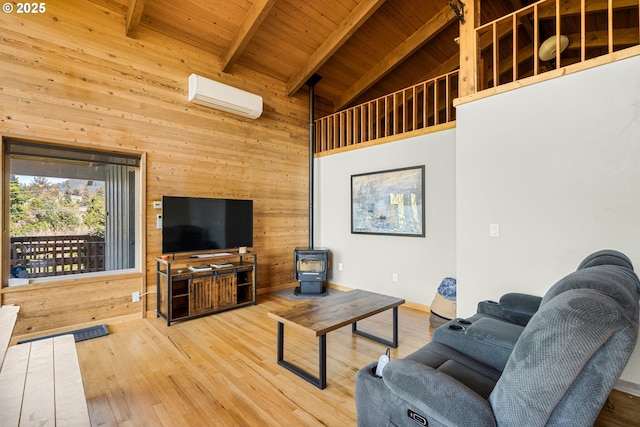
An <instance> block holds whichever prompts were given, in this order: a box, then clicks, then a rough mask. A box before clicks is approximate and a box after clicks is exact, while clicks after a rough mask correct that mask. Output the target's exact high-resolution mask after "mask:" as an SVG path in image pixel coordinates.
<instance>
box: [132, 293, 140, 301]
mask: <svg viewBox="0 0 640 427" xmlns="http://www.w3.org/2000/svg"><path fill="white" fill-rule="evenodd" d="M138 301H140V292H131V302H138Z"/></svg>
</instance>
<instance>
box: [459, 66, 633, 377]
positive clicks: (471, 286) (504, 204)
mask: <svg viewBox="0 0 640 427" xmlns="http://www.w3.org/2000/svg"><path fill="white" fill-rule="evenodd" d="M457 119H458V120H457V130H456V135H457V141H456V148H457V160H456V170H457V247H456V251H457V257H456V260H457V276H458V314H459V315H461V316H467V315H471V314H473V313H474V312H475V311H476V304H477V302H478V301H480V300H482V299H486V298H491V299H496V298H498V297H499V296H500V295H502V294H503V293H505V292H514V291H515V292H525V293H532V294H537V295H543V294H544V292H545V291H546V290H547V289H548V288H549V287H550V286H551V285H552V284H553V283H555V281H557V280H558V279H560V278H561V277H562V276H564V275H566V274H567V273H569V272H571V271H574V270H575V268H576V267H577V265H578V264H579V262H580V261H581V260H582V259H583V258H584V257H585V256H586V255H588V254H589V253H591V252H593V251H595V250H598V249H602V248H612V249H617V250H620V251H622V252H624V253H626V254H627V255H628V256H629V257H630V258H631V259H632V261H633V262H634V265H635V266H636V270H637V271H640V244H639V242H640V57H637V56H636V57H633V58H629V59H625V60H621V61H619V62H616V63H612V64H608V65H604V66H600V67H597V68H593V69H590V70H586V71H582V72H579V73H576V74H572V75H568V76H564V77H561V78H557V79H554V80H550V81H546V82H542V83H538V84H535V85H532V86H528V87H525V88H522V89H518V90H515V91H511V92H508V93H504V94H501V95H496V96H492V97H489V98H486V99H482V100H479V101H475V102H471V103H468V104H465V105H461V106H459V107H458V109H457ZM494 223H495V224H499V226H500V236H499V237H497V238H491V237H489V224H494ZM621 379H623V380H626V381H630V382H633V383H636V384H638V383H640V350H639V349H638V348H636V352H635V353H634V355H633V356H632V360H631V362H630V364H629V365H628V366H627V369H626V370H625V372H624V373H623V375H622V378H621Z"/></svg>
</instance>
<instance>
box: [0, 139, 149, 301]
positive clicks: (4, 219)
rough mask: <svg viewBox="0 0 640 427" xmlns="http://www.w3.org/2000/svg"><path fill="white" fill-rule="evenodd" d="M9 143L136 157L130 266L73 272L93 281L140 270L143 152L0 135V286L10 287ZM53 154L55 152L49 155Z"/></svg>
mask: <svg viewBox="0 0 640 427" xmlns="http://www.w3.org/2000/svg"><path fill="white" fill-rule="evenodd" d="M8 144H24V145H25V146H28V145H34V146H40V147H45V148H48V149H61V150H73V151H84V152H89V153H96V154H99V155H103V156H116V157H123V156H124V157H137V158H138V159H139V160H138V166H136V167H135V172H134V176H135V183H134V184H133V200H134V213H133V215H132V217H133V219H134V224H133V225H134V227H135V231H134V233H133V235H134V245H133V246H134V247H133V254H134V258H133V261H134V265H133V267H131V268H124V269H114V270H108V271H100V272H91V273H82V274H74V275H72V276H73V277H72V278H73V281H74V282H76V283H77V282H78V281H83V279H87V281H95V280H96V278H100V277H107V276H109V277H114V276H115V277H118V276H130V275H131V274H140V273H142V272H143V268H144V264H145V262H144V260H145V253H146V252H145V250H146V241H145V236H146V232H145V230H146V221H145V218H146V193H145V188H146V181H145V177H146V153H144V152H141V151H134V150H105V149H102V148H98V147H95V146H93V145H90V144H82V145H83V146H84V147H87V148H79V147H77V146H75V147H74V146H73V145H69V144H64V143H61V142H57V141H42V140H39V141H32V140H28V139H20V138H9V137H5V136H3V137H0V156H1V161H0V166H1V169H2V171H1V172H2V173H1V174H0V185H1V186H2V200H3V205H2V206H3V207H2V209H0V225H1V226H2V242H1V244H0V258H1V259H2V262H1V263H0V289H6V288H8V287H9V278H10V277H11V265H10V256H9V254H10V245H11V232H10V227H9V225H10V215H9V202H10V182H11V159H10V155H9V153H8V152H7V151H8V150H7V146H8ZM51 157H52V158H54V156H51ZM70 278H71V277H70V275H58V276H49V277H38V278H30V279H29V285H23V286H15V287H12V289H18V288H23V287H24V286H29V288H31V286H32V285H38V284H55V283H56V282H58V283H60V282H68V281H69V279H70Z"/></svg>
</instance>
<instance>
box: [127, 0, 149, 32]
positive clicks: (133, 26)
mask: <svg viewBox="0 0 640 427" xmlns="http://www.w3.org/2000/svg"><path fill="white" fill-rule="evenodd" d="M146 1H147V0H129V8H128V9H127V37H133V36H135V34H136V31H137V30H138V25H140V20H141V19H142V12H143V11H144V4H145V2H146Z"/></svg>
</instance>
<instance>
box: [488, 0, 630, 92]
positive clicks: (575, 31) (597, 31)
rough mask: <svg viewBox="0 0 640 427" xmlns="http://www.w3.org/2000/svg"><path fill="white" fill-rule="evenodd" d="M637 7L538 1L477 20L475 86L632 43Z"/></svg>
mask: <svg viewBox="0 0 640 427" xmlns="http://www.w3.org/2000/svg"><path fill="white" fill-rule="evenodd" d="M639 11H640V0H568V1H567V0H543V1H539V2H537V3H534V4H532V5H530V6H527V7H524V8H522V9H520V10H518V11H516V12H513V13H511V14H509V15H506V16H504V17H502V18H500V19H498V20H495V21H493V22H489V23H487V24H485V25H482V26H480V27H478V28H476V43H477V50H476V51H477V52H479V55H478V73H477V90H478V91H481V90H484V89H489V88H493V87H496V86H500V85H502V84H505V83H510V82H515V81H517V80H520V79H523V78H526V77H530V76H536V75H539V74H541V73H544V72H547V71H550V70H554V69H559V68H562V67H566V66H568V65H571V64H575V63H579V62H584V61H586V60H589V59H591V58H595V57H598V56H602V55H606V54H611V53H613V52H616V51H618V50H622V49H626V48H629V47H632V46H637V45H638V44H640V29H639V28H640V26H639V25H638V22H639V17H640V12H639ZM556 35H560V37H556Z"/></svg>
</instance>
